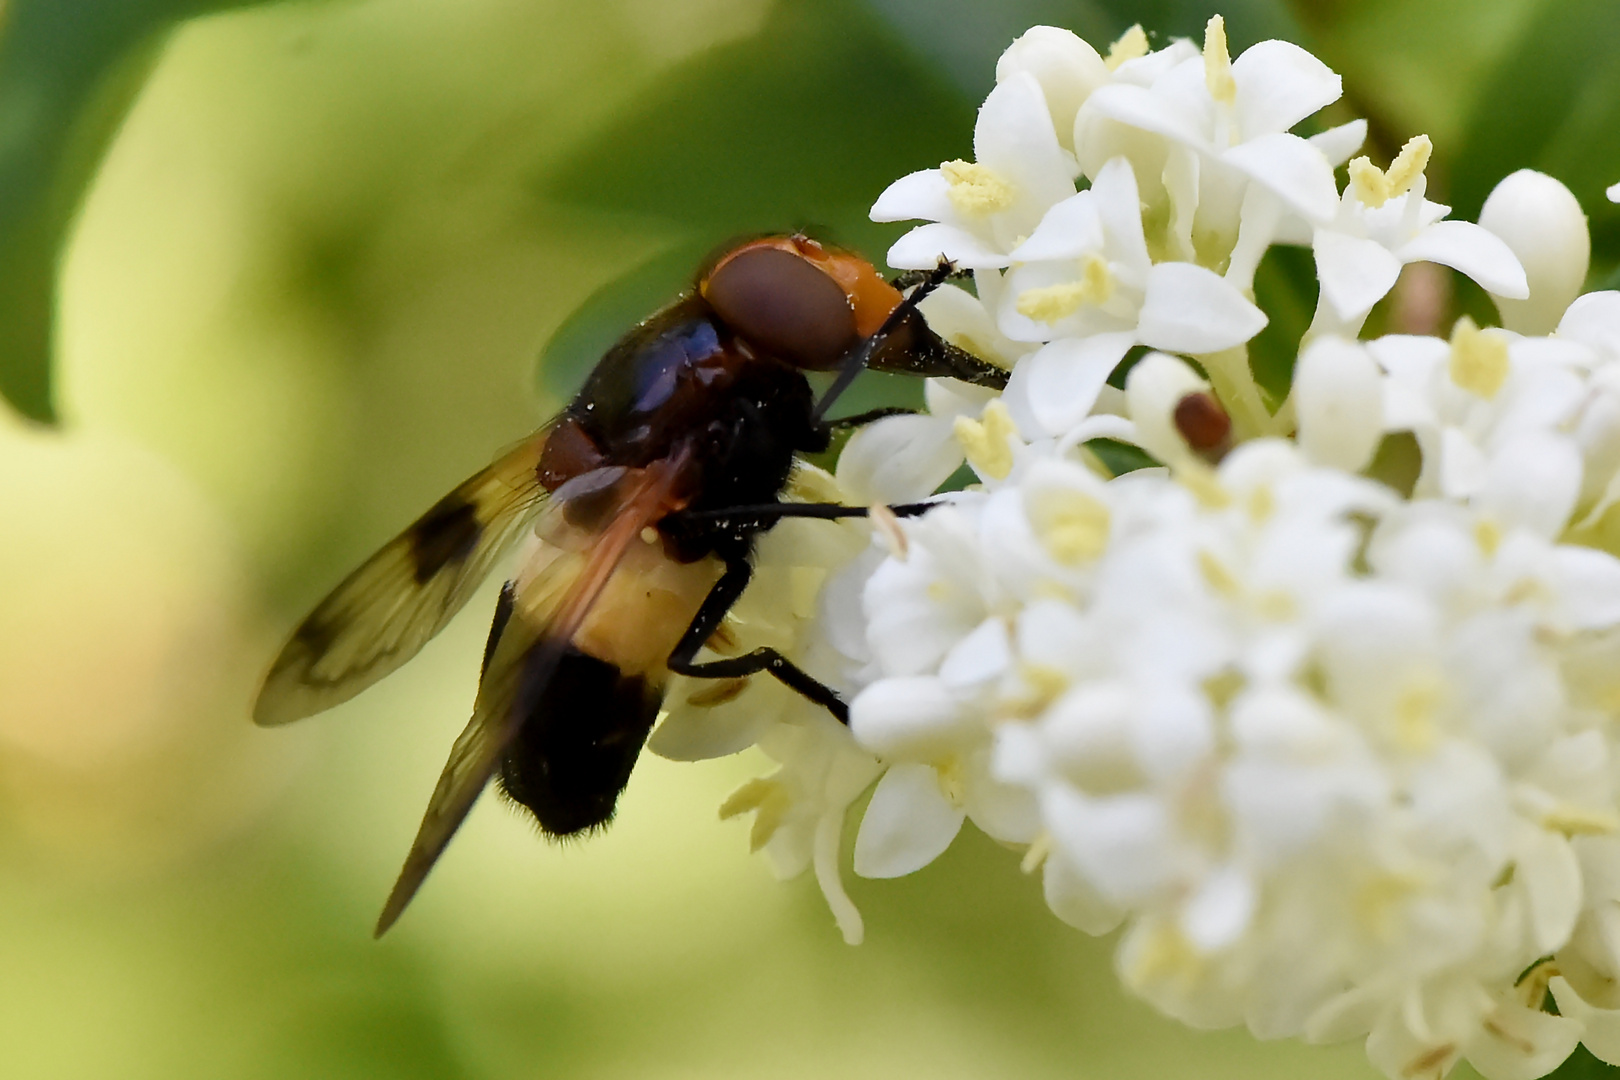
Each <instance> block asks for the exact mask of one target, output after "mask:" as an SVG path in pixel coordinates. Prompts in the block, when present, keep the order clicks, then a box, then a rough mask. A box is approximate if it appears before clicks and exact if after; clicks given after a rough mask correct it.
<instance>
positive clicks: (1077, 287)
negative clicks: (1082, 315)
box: [1018, 281, 1085, 323]
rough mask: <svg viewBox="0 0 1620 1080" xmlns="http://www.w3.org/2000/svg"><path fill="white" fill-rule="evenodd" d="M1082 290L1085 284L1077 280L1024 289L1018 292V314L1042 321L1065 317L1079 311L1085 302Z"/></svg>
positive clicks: (1055, 320)
mask: <svg viewBox="0 0 1620 1080" xmlns="http://www.w3.org/2000/svg"><path fill="white" fill-rule="evenodd" d="M1084 290H1085V285H1084V284H1083V283H1081V282H1078V281H1063V282H1059V283H1058V284H1056V285H1042V286H1040V287H1039V288H1035V289H1025V290H1024V291H1023V292H1021V293H1019V294H1018V314H1020V315H1022V316H1024V317H1025V318H1027V319H1034V320H1035V321H1036V322H1043V323H1054V322H1057V321H1058V320H1059V319H1066V318H1068V317H1069V316H1070V315H1073V314H1074V313H1075V312H1077V311H1079V310H1080V305H1081V304H1083V303H1084V302H1085V301H1084V299H1082V294H1083V292H1084Z"/></svg>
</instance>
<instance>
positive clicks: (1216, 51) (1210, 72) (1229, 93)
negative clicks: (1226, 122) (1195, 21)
mask: <svg viewBox="0 0 1620 1080" xmlns="http://www.w3.org/2000/svg"><path fill="white" fill-rule="evenodd" d="M1204 85H1205V86H1207V87H1209V96H1210V97H1212V98H1214V99H1215V100H1216V101H1218V102H1220V103H1221V104H1222V105H1230V104H1232V103H1233V102H1234V101H1236V100H1237V83H1236V82H1235V81H1234V80H1233V78H1232V55H1231V53H1229V52H1227V50H1226V20H1225V19H1223V18H1221V17H1220V16H1219V15H1214V16H1211V17H1210V20H1209V23H1208V25H1206V26H1205V27H1204Z"/></svg>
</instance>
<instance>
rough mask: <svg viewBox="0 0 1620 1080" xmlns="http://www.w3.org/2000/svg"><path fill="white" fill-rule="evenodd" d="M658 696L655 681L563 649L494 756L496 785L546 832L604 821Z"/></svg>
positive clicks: (569, 831)
mask: <svg viewBox="0 0 1620 1080" xmlns="http://www.w3.org/2000/svg"><path fill="white" fill-rule="evenodd" d="M663 697H664V687H663V680H662V679H650V678H648V677H647V676H645V675H630V674H626V673H625V672H623V671H622V670H621V669H620V668H619V667H618V665H616V664H613V663H610V662H608V661H606V660H600V659H598V658H596V657H594V656H590V655H587V654H586V653H584V652H581V651H580V650H579V649H577V648H572V647H570V648H569V649H568V651H567V652H566V653H564V654H563V657H562V659H561V661H560V662H559V663H558V664H557V669H556V673H555V674H554V675H553V676H552V678H551V681H550V682H549V683H548V684H547V685H546V688H545V690H544V691H543V692H542V693H541V695H540V697H539V699H538V700H537V701H535V702H534V703H533V706H532V708H531V711H530V712H529V715H528V716H526V717H524V719H523V722H522V726H521V727H520V728H519V729H518V734H517V737H516V738H515V739H514V740H513V741H512V745H511V746H510V747H509V748H508V749H507V751H506V755H505V757H503V758H502V759H501V770H500V781H501V789H502V790H503V791H504V792H505V793H506V794H507V795H508V796H509V797H510V798H511V799H512V800H513V801H514V802H517V803H519V804H521V805H522V806H525V807H527V808H528V809H529V811H530V812H531V813H533V814H534V817H535V820H536V821H538V822H539V823H540V827H541V828H542V829H544V830H545V831H546V832H547V833H549V834H551V835H552V836H572V835H573V834H575V833H580V832H586V831H588V830H590V829H595V828H598V827H600V826H603V825H606V824H607V823H608V822H609V821H611V820H612V818H613V810H614V807H615V806H616V805H617V803H618V801H619V792H621V791H623V790H624V785H625V784H626V783H628V782H629V780H630V771H631V770H632V769H633V768H635V764H636V757H637V756H638V755H639V754H640V753H641V747H642V744H643V743H645V742H646V741H647V734H648V733H649V732H650V731H651V730H652V726H653V721H655V720H656V719H657V718H658V708H659V705H660V703H661V702H662V701H663Z"/></svg>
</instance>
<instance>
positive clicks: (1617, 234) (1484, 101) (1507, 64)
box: [1451, 0, 1620, 269]
mask: <svg viewBox="0 0 1620 1080" xmlns="http://www.w3.org/2000/svg"><path fill="white" fill-rule="evenodd" d="M1536 15H1537V17H1536V18H1535V19H1534V20H1533V21H1530V22H1527V23H1526V24H1525V27H1524V32H1523V33H1522V34H1521V35H1520V36H1519V37H1518V38H1517V40H1516V41H1515V42H1514V45H1513V48H1511V49H1509V50H1506V51H1505V52H1504V54H1503V58H1502V61H1501V63H1500V64H1498V65H1497V66H1496V68H1495V69H1494V70H1493V71H1492V72H1491V74H1490V75H1489V77H1488V78H1486V79H1485V80H1484V81H1483V83H1482V84H1481V87H1480V89H1479V92H1478V93H1477V94H1476V95H1475V96H1474V100H1473V108H1472V111H1471V114H1470V118H1469V123H1468V128H1467V134H1466V136H1465V138H1464V141H1463V146H1464V149H1465V153H1464V154H1463V156H1462V157H1461V158H1460V159H1459V160H1458V162H1457V164H1456V169H1455V172H1454V175H1453V178H1452V185H1451V199H1452V202H1453V203H1454V205H1455V211H1454V215H1453V216H1460V217H1464V218H1470V219H1472V218H1475V217H1476V216H1477V215H1478V213H1479V208H1480V206H1481V205H1483V203H1484V201H1485V197H1486V196H1487V195H1489V194H1490V192H1491V189H1492V188H1493V187H1495V186H1496V183H1497V181H1499V180H1500V179H1501V178H1502V177H1504V176H1506V175H1507V174H1508V173H1511V172H1513V171H1514V170H1516V169H1523V168H1530V169H1539V170H1541V171H1542V172H1545V173H1548V174H1550V175H1552V176H1555V177H1557V178H1558V179H1559V180H1562V181H1563V182H1564V183H1565V184H1567V185H1569V188H1570V190H1571V191H1573V192H1574V193H1575V197H1576V198H1577V199H1579V200H1580V202H1581V205H1582V206H1583V207H1585V208H1586V211H1587V213H1588V214H1589V215H1591V223H1592V245H1593V255H1594V260H1593V261H1594V263H1595V264H1598V265H1599V266H1601V267H1603V268H1604V269H1606V268H1607V267H1608V266H1611V265H1612V264H1613V263H1614V262H1615V260H1616V259H1620V209H1617V208H1616V207H1615V206H1614V205H1613V204H1611V203H1610V202H1609V201H1608V200H1607V199H1606V198H1605V197H1604V194H1603V191H1604V188H1606V187H1607V186H1608V185H1610V184H1612V183H1614V182H1615V181H1616V180H1620V140H1617V139H1616V138H1615V132H1616V131H1620V66H1617V65H1616V64H1615V63H1614V62H1613V53H1614V49H1615V43H1616V42H1617V41H1620V4H1615V3H1614V2H1613V0H1559V2H1557V3H1542V4H1541V5H1539V7H1538V8H1537V9H1536Z"/></svg>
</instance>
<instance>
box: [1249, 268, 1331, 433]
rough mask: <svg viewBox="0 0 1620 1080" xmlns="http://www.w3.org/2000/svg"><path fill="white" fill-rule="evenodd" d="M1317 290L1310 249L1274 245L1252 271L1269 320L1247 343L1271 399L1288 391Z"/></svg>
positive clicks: (1259, 379)
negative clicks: (1300, 341) (1300, 342)
mask: <svg viewBox="0 0 1620 1080" xmlns="http://www.w3.org/2000/svg"><path fill="white" fill-rule="evenodd" d="M1316 291H1317V283H1316V262H1315V259H1314V258H1313V257H1312V255H1311V250H1310V249H1309V248H1303V247H1282V246H1278V247H1273V248H1271V249H1270V250H1269V251H1267V252H1266V254H1265V257H1264V258H1263V259H1261V260H1260V266H1259V268H1258V269H1257V270H1256V271H1255V274H1254V299H1255V303H1257V304H1259V305H1260V307H1261V309H1262V310H1263V311H1265V313H1266V315H1267V316H1269V318H1270V321H1269V322H1267V323H1266V328H1265V329H1264V330H1262V331H1260V333H1259V334H1258V335H1256V337H1255V339H1254V340H1253V341H1251V342H1249V367H1250V369H1251V370H1252V371H1253V372H1254V377H1255V381H1256V382H1258V383H1259V384H1260V388H1261V389H1262V390H1264V391H1265V392H1266V393H1267V394H1269V395H1270V396H1271V399H1272V401H1274V402H1280V401H1282V400H1283V399H1284V398H1286V397H1287V396H1288V387H1289V386H1290V385H1291V384H1292V382H1293V378H1294V359H1295V357H1297V356H1298V355H1299V340H1300V338H1302V337H1304V336H1305V331H1306V330H1307V329H1309V328H1310V325H1311V316H1312V315H1314V314H1315V313H1316Z"/></svg>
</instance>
